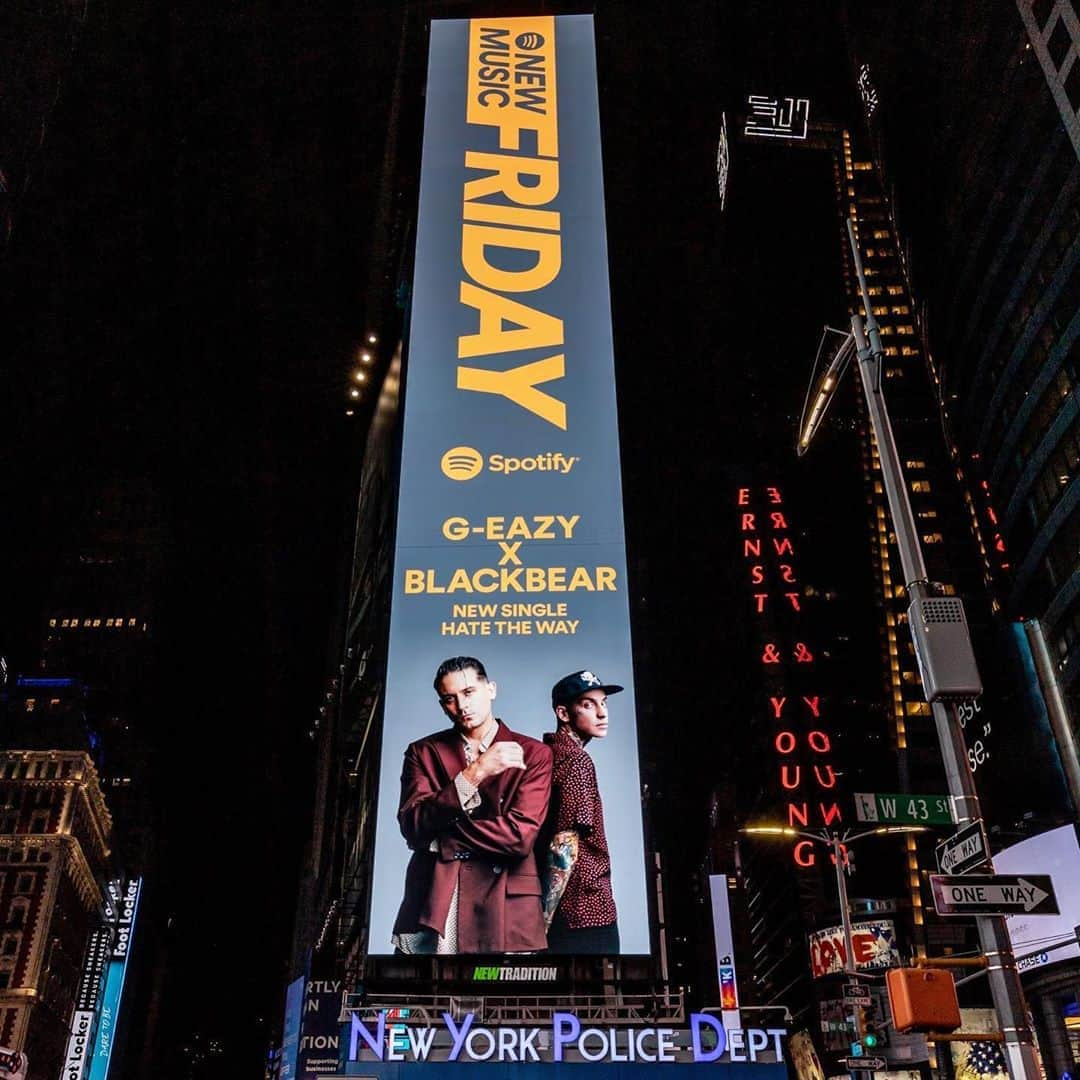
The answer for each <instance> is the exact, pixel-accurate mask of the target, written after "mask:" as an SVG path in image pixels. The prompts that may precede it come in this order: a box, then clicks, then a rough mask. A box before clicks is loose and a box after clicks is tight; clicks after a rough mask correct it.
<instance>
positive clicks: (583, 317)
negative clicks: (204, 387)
mask: <svg viewBox="0 0 1080 1080" xmlns="http://www.w3.org/2000/svg"><path fill="white" fill-rule="evenodd" d="M426 103H427V104H426V116H425V129H424V145H423V163H422V170H421V184H420V214H419V222H418V229H417V248H416V272H415V279H414V297H413V310H412V317H411V326H410V336H409V349H408V359H407V367H406V374H405V407H404V432H403V445H402V463H401V486H400V495H399V506H398V515H397V534H396V548H395V565H394V591H393V602H392V612H391V628H390V652H389V661H388V672H387V686H386V698H385V706H384V720H383V744H382V760H381V781H380V794H379V810H378V831H377V838H376V850H375V874H374V878H375V882H376V886H375V890H374V896H373V901H372V911H371V932H370V945H369V951H370V952H371V953H373V954H380V953H383V954H387V953H392V952H393V951H394V949H395V948H397V949H399V950H401V951H403V952H407V953H408V952H414V953H421V952H436V951H441V952H445V953H477V954H501V953H513V952H535V951H538V950H540V949H543V948H545V947H546V946H547V944H551V945H552V948H553V949H556V951H565V952H568V953H571V952H575V951H576V952H586V953H588V952H594V953H607V954H610V953H620V952H621V953H636V954H641V953H647V952H649V932H648V919H647V907H646V888H645V874H644V853H643V845H642V825H641V800H640V784H639V772H638V754H637V732H636V713H635V704H634V680H633V672H632V669H631V646H630V630H629V612H628V601H627V582H626V556H625V541H624V532H623V513H622V492H621V480H620V472H619V446H618V423H617V417H616V408H615V383H614V358H613V352H612V334H611V314H610V303H609V297H608V275H607V249H606V238H605V231H604V205H603V189H602V180H601V162H600V130H599V115H598V106H597V85H596V66H595V46H594V40H593V26H592V20H591V18H590V17H588V16H564V17H558V18H555V17H538V18H522V19H477V20H471V21H469V20H448V21H442V22H439V21H436V22H434V23H433V24H432V28H431V47H430V58H429V74H428V84H427V92H426ZM460 657H466V658H473V659H474V660H476V661H479V665H480V666H481V667H482V668H483V670H482V671H478V670H477V666H476V665H475V664H474V665H471V666H469V665H465V666H463V665H461V664H460V663H459V664H458V665H457V667H456V669H455V670H450V671H444V674H443V676H442V677H441V679H440V683H441V687H440V688H441V691H442V697H441V698H440V697H438V696H437V695H436V692H435V688H434V685H433V684H434V682H435V680H436V673H437V672H438V671H439V670H440V667H441V666H442V665H443V662H444V661H447V660H453V658H460ZM450 667H451V668H454V665H453V664H451V665H450ZM568 676H573V678H571V679H569V680H568V681H566V682H564V683H563V691H562V692H563V694H564V696H566V697H567V700H566V701H565V702H564V703H563V709H564V712H566V718H565V719H563V720H562V724H561V726H562V728H563V730H562V732H561V734H560V735H558V736H557V737H555V736H556V729H557V725H558V724H559V717H557V714H556V713H555V711H554V710H553V706H552V690H553V687H554V686H555V685H556V684H557V683H559V682H560V681H562V680H564V679H566V678H567V677H568ZM585 699H588V701H589V703H587V704H586V703H584V702H585ZM586 714H587V715H586ZM491 717H497V718H498V719H499V721H500V724H499V725H497V726H496V727H494V728H493V727H492V726H491V724H490V723H489V719H490V718H491ZM590 725H591V726H590ZM571 727H573V728H574V733H573V734H571V733H570V732H569V730H568V729H569V728H571ZM465 729H468V730H469V732H470V734H471V735H472V736H476V737H481V736H482V738H480V749H479V750H477V749H476V748H475V747H470V746H469V745H468V744H467V743H466V741H465V740H464V739H463V738H462V736H461V734H460V732H461V731H462V730H465ZM586 729H588V730H586ZM545 734H547V735H550V736H553V737H554V738H553V739H552V745H545V744H544V743H542V742H540V740H542V739H543V737H544V736H545ZM489 743H490V745H489ZM499 744H509V745H502V746H500V745H499ZM515 747H517V749H515ZM468 757H471V758H472V760H468V759H467V758H468ZM496 770H500V771H496ZM463 772H464V773H468V775H467V776H466V777H465V782H464V783H463V782H462V781H461V780H460V779H459V774H462V773H463ZM478 776H481V777H482V781H481V782H480V783H479V785H478V786H477V785H476V784H474V783H473V782H472V781H474V780H476V779H477V777H478ZM402 777H404V782H403V784H401V785H399V782H398V781H399V778H402ZM470 777H471V778H472V779H471V780H470V779H469V778H470ZM567 834H573V835H572V836H568V835H567ZM549 836H550V837H553V838H555V839H558V840H559V856H558V857H559V859H560V861H561V866H560V867H559V871H560V873H559V874H558V875H556V878H557V881H558V883H559V884H563V883H565V891H564V892H563V893H562V895H561V898H560V899H559V901H558V904H557V905H554V901H553V900H549V914H550V915H551V919H552V923H551V925H552V928H553V929H552V930H551V932H549V933H547V935H546V936H547V938H548V941H545V929H544V919H543V911H542V904H543V896H542V892H543V891H544V890H545V889H546V887H547V883H546V880H545V879H544V875H543V865H540V866H538V865H537V856H539V863H540V864H544V863H545V862H546V856H545V854H544V852H546V850H547V849H548V847H549V843H548V837H549ZM575 875H576V876H575ZM406 879H407V880H406ZM552 895H554V894H552ZM555 941H559V942H560V944H559V945H558V947H557V948H556V945H555Z"/></svg>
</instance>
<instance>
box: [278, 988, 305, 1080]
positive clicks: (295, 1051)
mask: <svg viewBox="0 0 1080 1080" xmlns="http://www.w3.org/2000/svg"><path fill="white" fill-rule="evenodd" d="M305 981H306V980H305V978H304V976H303V975H301V976H300V977H299V978H298V979H294V980H293V981H292V982H291V983H289V986H288V988H287V989H286V991H285V1021H284V1023H283V1024H282V1029H281V1068H280V1076H281V1080H296V1066H297V1063H298V1061H299V1058H300V1024H301V1022H302V1020H303V1015H304V983H305Z"/></svg>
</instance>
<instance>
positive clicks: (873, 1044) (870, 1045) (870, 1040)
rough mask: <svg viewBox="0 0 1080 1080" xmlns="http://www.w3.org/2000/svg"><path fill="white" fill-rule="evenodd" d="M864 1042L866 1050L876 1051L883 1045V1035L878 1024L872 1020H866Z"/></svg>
mask: <svg viewBox="0 0 1080 1080" xmlns="http://www.w3.org/2000/svg"><path fill="white" fill-rule="evenodd" d="M862 1044H863V1047H864V1048H865V1049H866V1050H870V1051H874V1050H876V1049H877V1048H878V1047H879V1046H880V1045H881V1035H880V1033H879V1032H878V1026H877V1024H875V1023H874V1022H873V1021H872V1020H868V1021H867V1022H866V1027H865V1028H864V1030H863V1034H862Z"/></svg>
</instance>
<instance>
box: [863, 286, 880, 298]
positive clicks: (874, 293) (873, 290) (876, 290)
mask: <svg viewBox="0 0 1080 1080" xmlns="http://www.w3.org/2000/svg"><path fill="white" fill-rule="evenodd" d="M866 291H867V292H868V293H869V294H870V295H871V296H880V295H881V286H880V285H875V286H873V288H870V289H867V290H866Z"/></svg>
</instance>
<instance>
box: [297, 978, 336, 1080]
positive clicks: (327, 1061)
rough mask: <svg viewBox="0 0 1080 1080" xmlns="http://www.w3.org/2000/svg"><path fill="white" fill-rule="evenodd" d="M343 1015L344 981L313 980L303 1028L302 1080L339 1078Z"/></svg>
mask: <svg viewBox="0 0 1080 1080" xmlns="http://www.w3.org/2000/svg"><path fill="white" fill-rule="evenodd" d="M340 1012H341V981H340V980H339V979H309V980H308V982H307V985H306V986H305V987H304V1017H303V1021H302V1023H301V1025H300V1054H299V1064H298V1067H297V1076H298V1077H299V1080H312V1077H316V1076H326V1075H331V1076H336V1075H337V1071H338V1046H339V1042H340V1034H339V1028H340V1025H339V1023H338V1015H339V1013H340Z"/></svg>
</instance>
